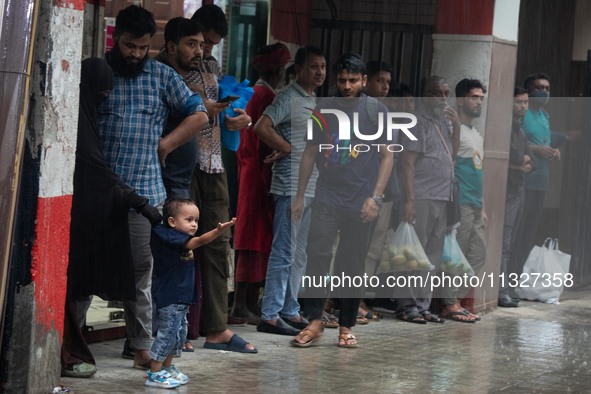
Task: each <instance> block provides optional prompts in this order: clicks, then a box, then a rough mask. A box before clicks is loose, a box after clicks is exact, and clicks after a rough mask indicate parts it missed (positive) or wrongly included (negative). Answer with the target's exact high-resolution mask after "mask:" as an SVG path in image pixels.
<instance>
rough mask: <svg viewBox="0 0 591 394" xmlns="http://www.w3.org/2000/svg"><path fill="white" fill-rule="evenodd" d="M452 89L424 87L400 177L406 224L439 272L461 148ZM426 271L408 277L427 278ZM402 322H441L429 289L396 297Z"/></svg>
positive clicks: (435, 80)
mask: <svg viewBox="0 0 591 394" xmlns="http://www.w3.org/2000/svg"><path fill="white" fill-rule="evenodd" d="M448 95H449V85H448V84H447V82H446V81H445V79H443V78H442V77H439V76H432V77H429V78H428V79H427V80H426V81H425V82H424V84H423V89H422V100H421V104H422V105H421V107H420V109H419V111H418V112H417V125H416V127H414V128H413V130H412V132H413V134H414V135H415V136H416V138H417V140H416V141H413V140H411V139H409V138H408V137H407V136H406V135H404V134H403V133H401V134H400V144H401V145H402V146H403V147H404V151H403V152H402V155H401V156H402V157H401V160H400V164H401V165H400V171H401V174H400V175H401V176H400V177H399V179H401V182H402V186H403V190H404V193H405V201H406V204H405V220H406V221H407V222H408V223H414V224H413V228H414V230H415V231H416V233H417V236H418V238H419V240H420V242H421V245H422V246H423V248H424V250H425V253H426V255H427V257H428V258H429V262H430V263H431V264H432V265H433V266H434V267H435V268H437V267H439V263H440V260H441V252H442V250H443V239H444V237H445V232H446V229H447V203H448V202H449V201H450V199H451V196H452V179H453V176H454V169H453V159H454V157H455V153H456V152H457V148H458V145H459V129H460V121H459V118H458V114H457V112H456V111H455V110H454V109H453V108H451V107H449V106H448V105H447V97H448ZM427 272H428V271H426V270H414V271H409V272H408V275H413V276H417V275H420V276H422V277H423V278H424V279H426V278H427ZM398 294H399V296H398V309H397V315H398V318H399V319H401V320H403V321H407V322H410V323H418V324H425V323H427V321H430V322H434V323H441V322H443V320H442V319H440V318H439V317H437V316H435V315H434V314H432V313H431V312H430V310H429V307H430V304H431V297H432V291H431V288H430V286H429V285H424V286H422V287H414V288H413V287H406V288H403V289H399V292H398Z"/></svg>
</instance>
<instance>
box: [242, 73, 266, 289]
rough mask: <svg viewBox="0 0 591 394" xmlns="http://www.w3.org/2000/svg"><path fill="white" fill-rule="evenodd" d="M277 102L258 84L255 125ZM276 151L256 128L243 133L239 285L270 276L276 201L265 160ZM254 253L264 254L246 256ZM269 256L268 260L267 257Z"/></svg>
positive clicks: (252, 107)
mask: <svg viewBox="0 0 591 394" xmlns="http://www.w3.org/2000/svg"><path fill="white" fill-rule="evenodd" d="M274 99H275V92H274V91H273V90H272V89H271V87H269V86H268V85H267V84H265V83H261V82H257V84H256V85H255V86H254V95H253V96H252V98H251V99H250V100H249V102H248V105H247V106H246V112H247V113H248V114H249V115H250V117H251V118H252V124H253V125H254V124H255V123H256V122H257V120H258V119H259V118H260V116H261V115H262V114H263V112H264V111H265V109H266V108H267V106H269V104H271V103H272V102H273V100H274ZM271 152H272V150H271V148H269V147H268V146H267V145H265V144H264V143H262V142H261V141H260V140H259V139H258V137H257V136H256V135H255V134H254V131H253V126H250V127H248V128H246V129H243V130H240V146H239V147H238V151H237V152H236V157H237V158H238V208H237V212H236V217H237V218H238V221H237V222H236V228H235V231H234V248H235V249H236V250H239V251H240V252H239V253H238V262H237V264H236V277H235V280H236V281H237V282H261V281H263V280H264V279H265V275H266V273H267V260H268V255H269V252H270V251H271V242H272V241H273V201H272V199H271V197H270V196H269V189H270V187H271V175H272V173H271V165H270V164H264V163H263V160H264V158H265V157H266V156H267V155H269V154H270V153H271ZM242 251H251V252H259V253H262V254H263V256H256V253H251V252H249V253H243V252H242ZM265 256H266V257H265Z"/></svg>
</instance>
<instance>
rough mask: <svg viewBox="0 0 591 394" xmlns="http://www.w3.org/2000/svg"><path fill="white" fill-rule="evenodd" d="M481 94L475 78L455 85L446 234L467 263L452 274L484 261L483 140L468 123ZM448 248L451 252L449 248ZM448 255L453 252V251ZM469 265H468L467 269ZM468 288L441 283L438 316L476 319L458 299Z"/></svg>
mask: <svg viewBox="0 0 591 394" xmlns="http://www.w3.org/2000/svg"><path fill="white" fill-rule="evenodd" d="M485 93H486V89H485V87H484V86H483V85H482V83H481V82H480V81H479V80H477V79H468V78H464V79H462V80H461V81H460V82H458V84H457V85H456V100H457V104H458V112H459V113H458V115H459V117H460V121H461V123H462V124H461V127H460V145H459V149H458V155H457V157H456V160H455V168H454V170H455V177H456V180H457V181H458V184H459V187H460V195H459V197H460V198H459V204H460V213H461V215H460V216H461V217H460V224H459V227H458V228H457V236H454V235H453V234H450V236H449V238H453V239H450V241H448V243H449V244H450V245H453V241H454V240H455V239H457V242H456V243H457V244H458V245H459V248H460V249H461V251H460V253H463V254H464V255H465V256H466V258H465V259H466V260H467V261H468V262H469V263H470V265H469V266H468V267H466V268H465V269H464V268H462V271H463V272H459V273H452V274H455V275H458V274H459V275H463V274H465V273H466V274H467V273H468V272H472V274H473V273H474V272H479V271H480V269H481V268H482V266H484V262H485V261H486V241H485V238H484V226H485V225H486V222H487V220H488V219H487V216H486V213H485V211H484V199H483V197H482V185H483V182H482V163H483V160H484V140H483V138H482V135H480V133H479V132H478V130H477V129H476V128H475V127H474V126H473V124H472V123H473V121H474V119H476V118H478V117H480V113H481V112H482V104H483V101H484V94H485ZM446 239H447V238H446ZM445 250H446V248H445V246H444V251H445ZM451 250H452V251H453V249H451ZM449 254H450V255H453V253H449ZM444 257H450V256H444ZM444 260H445V259H444ZM457 261H458V260H456V262H457ZM456 266H457V264H456ZM470 266H471V268H469V267H470ZM442 268H443V269H441V271H442V272H445V270H444V267H442ZM447 273H449V272H447ZM469 290H470V288H469V287H468V286H466V283H464V284H463V286H459V287H456V286H453V285H451V286H442V288H441V297H442V298H443V303H444V305H445V307H444V308H443V310H442V311H441V317H443V318H445V319H448V320H454V321H458V322H462V323H474V322H476V321H477V320H479V318H478V316H477V315H475V314H473V313H470V312H469V311H468V310H466V309H464V308H463V307H462V305H461V304H460V301H461V300H462V299H463V298H464V297H465V296H466V294H468V291H469Z"/></svg>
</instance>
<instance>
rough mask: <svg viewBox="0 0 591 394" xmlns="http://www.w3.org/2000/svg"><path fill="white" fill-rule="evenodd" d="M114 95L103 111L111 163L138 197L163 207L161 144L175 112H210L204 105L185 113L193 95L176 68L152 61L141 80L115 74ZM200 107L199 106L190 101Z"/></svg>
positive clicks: (103, 140)
mask: <svg viewBox="0 0 591 394" xmlns="http://www.w3.org/2000/svg"><path fill="white" fill-rule="evenodd" d="M114 74H115V76H114V79H113V90H112V91H111V94H110V95H109V98H108V99H107V101H105V103H104V104H103V105H102V106H101V107H100V108H99V131H100V134H101V143H102V145H103V150H104V152H105V156H106V159H107V162H108V163H109V165H110V166H111V168H112V169H113V171H115V173H116V174H118V175H119V176H120V177H121V179H123V181H124V182H125V183H127V184H128V185H130V186H131V187H133V188H134V189H135V190H136V191H137V193H138V194H140V195H142V196H145V197H147V198H149V199H150V204H152V205H158V204H160V203H162V202H163V201H164V200H165V198H166V191H165V189H164V185H163V184H162V175H161V172H160V161H159V159H158V143H159V141H160V137H161V135H162V131H163V129H164V125H165V124H166V119H167V118H168V115H169V113H170V112H171V111H178V112H180V113H186V114H190V113H193V112H196V111H205V107H204V106H203V103H202V101H201V100H198V104H197V105H195V104H193V108H186V106H187V105H191V104H189V98H190V97H191V96H192V95H193V93H192V92H191V91H190V90H189V88H187V86H186V85H185V83H184V82H183V80H182V78H181V77H180V75H179V74H178V73H177V72H176V71H175V70H174V69H173V68H171V67H168V66H166V65H164V64H162V63H159V62H156V61H154V60H152V59H148V60H147V61H146V64H145V66H144V69H143V71H142V72H141V73H140V75H139V76H137V77H136V78H132V79H126V78H123V77H121V76H120V75H119V74H117V73H114ZM190 101H192V102H193V103H195V102H196V101H195V100H190Z"/></svg>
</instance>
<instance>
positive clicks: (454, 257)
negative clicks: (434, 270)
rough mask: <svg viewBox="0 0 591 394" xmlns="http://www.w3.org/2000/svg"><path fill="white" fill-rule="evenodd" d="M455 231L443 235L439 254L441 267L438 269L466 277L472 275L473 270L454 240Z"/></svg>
mask: <svg viewBox="0 0 591 394" xmlns="http://www.w3.org/2000/svg"><path fill="white" fill-rule="evenodd" d="M456 234H457V230H455V229H454V230H452V231H450V232H448V233H447V234H446V235H445V238H444V240H443V252H442V253H441V266H440V267H439V268H440V270H441V271H442V272H447V273H449V274H452V275H463V274H468V276H472V275H474V270H473V269H472V266H471V265H470V263H468V260H466V257H465V256H464V253H462V249H460V244H458V240H457V239H456Z"/></svg>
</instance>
